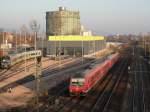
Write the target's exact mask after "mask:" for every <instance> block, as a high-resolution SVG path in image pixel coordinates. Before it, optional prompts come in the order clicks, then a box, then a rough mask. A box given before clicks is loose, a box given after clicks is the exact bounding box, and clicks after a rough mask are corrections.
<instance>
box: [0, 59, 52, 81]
mask: <svg viewBox="0 0 150 112" xmlns="http://www.w3.org/2000/svg"><path fill="white" fill-rule="evenodd" d="M45 61H49V60H44V62H45ZM20 65H21V64H16V65H15V66H13V67H11V68H9V69H5V70H3V71H2V72H0V81H3V80H5V79H7V78H9V77H12V76H13V75H15V74H17V73H20V72H23V71H25V67H21V68H18V67H19V66H20ZM34 66H35V64H34V63H32V64H30V65H27V66H26V69H27V70H28V69H29V68H31V67H34Z"/></svg>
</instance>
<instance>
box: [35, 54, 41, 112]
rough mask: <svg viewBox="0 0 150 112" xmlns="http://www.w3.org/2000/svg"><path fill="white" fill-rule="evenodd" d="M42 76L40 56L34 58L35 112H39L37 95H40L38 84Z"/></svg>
mask: <svg viewBox="0 0 150 112" xmlns="http://www.w3.org/2000/svg"><path fill="white" fill-rule="evenodd" d="M41 75H42V61H41V56H39V57H36V74H35V78H36V110H37V112H39V95H40V82H41Z"/></svg>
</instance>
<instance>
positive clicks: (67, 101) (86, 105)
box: [44, 64, 124, 112]
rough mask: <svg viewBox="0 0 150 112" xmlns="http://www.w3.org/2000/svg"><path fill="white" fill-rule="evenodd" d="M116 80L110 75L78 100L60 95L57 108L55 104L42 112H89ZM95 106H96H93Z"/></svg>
mask: <svg viewBox="0 0 150 112" xmlns="http://www.w3.org/2000/svg"><path fill="white" fill-rule="evenodd" d="M123 65H124V64H123ZM123 65H122V66H123ZM119 66H120V65H119ZM117 70H118V67H117V65H116V69H115V71H117ZM117 78H118V77H116V78H114V75H112V74H109V75H107V78H106V77H105V78H104V79H103V80H101V81H100V82H99V83H98V84H97V85H96V86H95V87H94V88H93V89H92V90H91V92H90V93H89V94H87V96H86V97H83V98H78V97H77V98H74V97H68V96H63V95H61V96H60V97H58V101H60V102H62V103H61V104H60V105H58V106H55V104H54V105H53V106H50V108H49V109H48V110H46V111H44V112H48V111H50V112H72V111H73V112H79V111H80V112H90V111H91V108H92V107H93V105H94V104H95V101H96V99H97V98H99V97H100V96H101V95H102V94H103V95H104V94H105V93H106V94H107V93H108V92H107V91H108V90H109V89H110V88H112V83H115V82H116V81H114V79H116V80H117ZM99 85H101V86H99ZM108 85H109V86H108ZM108 87H109V89H108ZM104 92H105V93H104ZM106 94H105V95H106ZM103 95H102V96H103ZM102 96H101V98H102ZM95 105H97V104H95ZM99 106H100V105H99ZM55 107H56V108H55ZM96 107H97V106H96ZM98 110H99V109H98ZM94 112H95V111H94Z"/></svg>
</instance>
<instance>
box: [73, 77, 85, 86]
mask: <svg viewBox="0 0 150 112" xmlns="http://www.w3.org/2000/svg"><path fill="white" fill-rule="evenodd" d="M71 85H73V86H83V85H84V79H81V78H80V79H78V78H76V79H72V80H71Z"/></svg>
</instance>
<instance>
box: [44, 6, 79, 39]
mask: <svg viewBox="0 0 150 112" xmlns="http://www.w3.org/2000/svg"><path fill="white" fill-rule="evenodd" d="M80 29H81V25H80V14H79V11H70V10H67V9H66V8H65V7H59V10H58V11H50V12H46V34H47V35H51V36H52V35H80Z"/></svg>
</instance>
